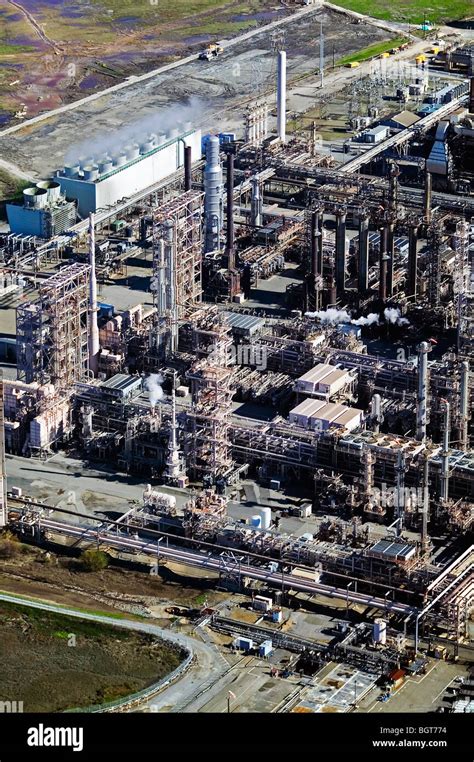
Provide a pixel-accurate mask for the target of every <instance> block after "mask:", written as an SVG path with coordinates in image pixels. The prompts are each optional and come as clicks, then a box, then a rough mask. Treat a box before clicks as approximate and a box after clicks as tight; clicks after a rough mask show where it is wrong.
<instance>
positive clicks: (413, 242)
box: [406, 225, 418, 297]
mask: <svg viewBox="0 0 474 762" xmlns="http://www.w3.org/2000/svg"><path fill="white" fill-rule="evenodd" d="M417 270H418V226H417V225H410V230H409V237H408V273H407V280H406V295H407V296H412V297H416V286H417V282H416V281H417V278H416V276H417Z"/></svg>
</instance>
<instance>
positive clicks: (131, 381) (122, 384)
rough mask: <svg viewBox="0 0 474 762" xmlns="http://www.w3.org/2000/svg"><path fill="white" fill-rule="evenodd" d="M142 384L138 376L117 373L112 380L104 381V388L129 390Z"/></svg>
mask: <svg viewBox="0 0 474 762" xmlns="http://www.w3.org/2000/svg"><path fill="white" fill-rule="evenodd" d="M140 383H141V379H140V378H138V377H137V376H127V375H126V374H125V373H116V374H115V376H112V378H108V379H107V381H104V383H103V384H102V387H105V388H106V389H120V390H121V391H124V389H128V388H129V387H133V386H136V385H137V384H140Z"/></svg>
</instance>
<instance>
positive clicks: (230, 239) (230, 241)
mask: <svg viewBox="0 0 474 762" xmlns="http://www.w3.org/2000/svg"><path fill="white" fill-rule="evenodd" d="M226 175H227V176H226V182H227V196H226V202H227V203H226V215H227V220H226V223H227V228H226V244H227V266H228V268H229V270H233V269H234V267H235V254H234V247H235V241H234V154H233V153H228V154H227V173H226Z"/></svg>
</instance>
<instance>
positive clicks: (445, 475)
mask: <svg viewBox="0 0 474 762" xmlns="http://www.w3.org/2000/svg"><path fill="white" fill-rule="evenodd" d="M442 402H443V406H444V416H443V449H442V451H441V484H440V498H441V500H442V501H443V502H446V501H447V500H448V497H449V434H450V427H451V415H450V413H451V407H450V404H449V402H448V401H447V400H442Z"/></svg>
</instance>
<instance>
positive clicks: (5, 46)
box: [0, 42, 36, 56]
mask: <svg viewBox="0 0 474 762" xmlns="http://www.w3.org/2000/svg"><path fill="white" fill-rule="evenodd" d="M35 51H36V48H34V47H33V46H32V45H13V43H8V42H0V56H16V54H17V53H34V52H35Z"/></svg>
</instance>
